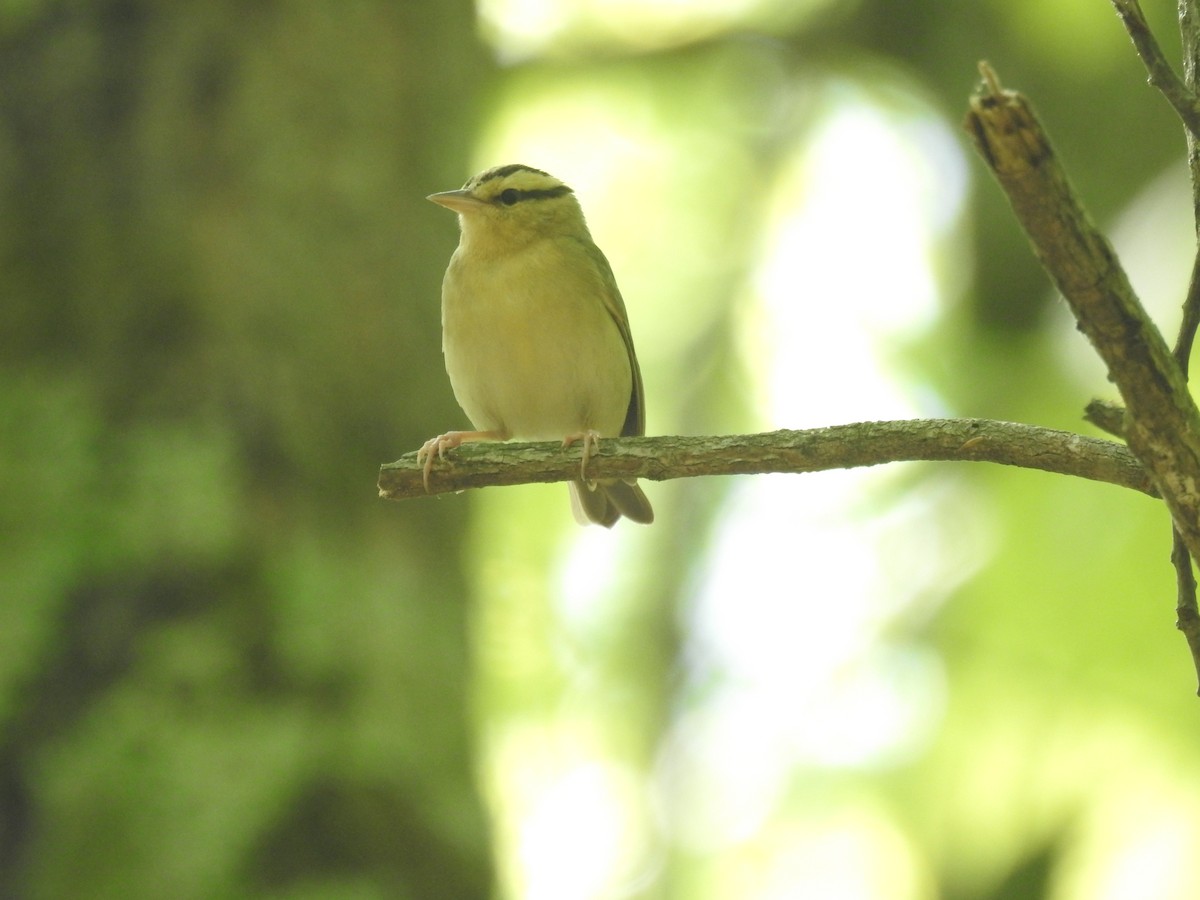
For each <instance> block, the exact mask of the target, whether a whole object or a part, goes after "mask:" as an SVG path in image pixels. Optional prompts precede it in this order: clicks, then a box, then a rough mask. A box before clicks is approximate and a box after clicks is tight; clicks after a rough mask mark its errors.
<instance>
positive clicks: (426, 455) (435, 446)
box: [417, 431, 463, 494]
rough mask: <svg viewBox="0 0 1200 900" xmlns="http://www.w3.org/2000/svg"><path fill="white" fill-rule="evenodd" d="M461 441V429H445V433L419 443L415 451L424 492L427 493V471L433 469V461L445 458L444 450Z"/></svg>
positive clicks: (459, 443)
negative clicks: (419, 447) (419, 446)
mask: <svg viewBox="0 0 1200 900" xmlns="http://www.w3.org/2000/svg"><path fill="white" fill-rule="evenodd" d="M462 442H463V434H462V432H461V431H447V432H446V433H445V434H439V435H438V436H437V437H434V438H430V439H429V440H427V441H426V442H425V443H424V444H422V445H421V449H420V450H418V451H417V465H419V466H421V480H422V481H423V482H424V483H425V493H427V494H428V493H429V473H430V472H431V471H432V470H433V461H434V460H435V459H445V458H446V451H447V450H453V449H454V448H455V447H458V446H460V445H461V444H462ZM422 463H424V465H422Z"/></svg>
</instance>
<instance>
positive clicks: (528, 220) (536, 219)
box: [429, 163, 588, 250]
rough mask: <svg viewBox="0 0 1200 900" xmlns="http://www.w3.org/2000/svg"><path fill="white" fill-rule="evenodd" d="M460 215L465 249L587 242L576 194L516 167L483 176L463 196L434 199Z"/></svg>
mask: <svg viewBox="0 0 1200 900" xmlns="http://www.w3.org/2000/svg"><path fill="white" fill-rule="evenodd" d="M429 199H430V200H432V201H433V202H434V203H437V204H439V205H441V206H444V207H446V208H447V209H452V210H454V211H455V212H456V213H458V219H459V224H460V226H461V228H462V239H463V243H464V245H465V244H468V243H469V244H473V245H476V246H478V247H479V249H484V248H489V247H490V248H494V249H496V250H503V249H505V248H516V247H520V246H523V245H525V244H529V243H532V242H533V241H536V240H538V239H541V238H546V237H554V236H561V235H571V236H575V237H580V238H588V229H587V223H586V222H585V220H584V218H583V210H582V209H580V207H579V201H578V200H576V199H575V192H574V191H572V190H571V189H570V188H569V187H567V185H565V184H563V183H562V182H561V181H559V180H558V179H557V178H555V177H554V176H553V175H549V174H547V173H546V172H543V171H542V170H541V169H534V168H532V167H531V166H525V165H521V164H520V163H514V164H512V165H507V166H497V167H496V168H494V169H488V170H487V171H485V172H480V173H479V174H478V175H476V176H474V177H473V178H471V179H470V180H469V181H467V183H466V184H464V185H463V186H462V189H461V190H457V191H444V192H442V193H440V194H430V195H429Z"/></svg>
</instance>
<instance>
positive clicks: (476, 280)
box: [442, 240, 632, 440]
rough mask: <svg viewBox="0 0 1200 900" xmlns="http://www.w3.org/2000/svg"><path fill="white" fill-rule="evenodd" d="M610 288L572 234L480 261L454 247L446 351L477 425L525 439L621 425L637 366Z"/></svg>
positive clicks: (608, 431) (608, 430)
mask: <svg viewBox="0 0 1200 900" xmlns="http://www.w3.org/2000/svg"><path fill="white" fill-rule="evenodd" d="M575 256H578V258H574V257H575ZM606 290H608V287H607V285H606V283H605V281H604V279H603V277H602V276H601V274H600V272H599V271H598V270H597V269H596V267H595V265H594V264H593V263H592V262H591V260H590V259H589V258H588V257H587V255H586V254H585V253H583V252H581V251H579V250H577V249H576V248H575V247H574V246H573V245H572V244H571V243H569V242H560V241H554V240H546V241H540V242H538V243H535V244H533V245H531V246H529V247H526V248H524V249H522V250H521V251H519V252H517V253H514V254H511V255H506V256H504V257H502V258H499V259H495V258H494V259H491V260H487V261H486V262H483V263H470V264H468V263H464V261H463V259H462V256H461V254H459V253H456V254H455V257H454V259H453V260H452V261H451V264H450V267H449V269H447V271H446V279H445V282H444V284H443V289H442V329H443V352H444V353H445V357H446V370H447V372H448V373H449V375H450V383H451V386H452V387H453V389H454V396H455V398H456V399H457V400H458V402H459V405H460V406H462V408H463V410H464V411H465V412H466V413H467V416H468V417H469V418H470V419H471V422H472V424H473V425H474V426H475V427H476V428H477V429H480V430H485V431H500V432H502V433H504V434H505V435H506V436H507V437H510V438H516V439H520V440H558V439H561V438H563V437H564V436H565V435H568V434H574V433H578V432H581V431H585V430H588V429H595V430H596V431H598V432H600V434H602V435H618V434H619V433H620V430H621V426H622V424H623V422H624V420H625V413H626V410H627V408H628V406H629V398H630V392H631V390H632V374H631V367H630V361H629V354H628V350H627V348H626V346H625V342H624V340H623V339H622V337H621V333H620V331H619V330H618V328H617V325H616V323H615V322H614V321H613V319H612V317H611V315H610V314H609V312H608V310H607V309H606V308H605V305H604V293H603V292H604V291H606Z"/></svg>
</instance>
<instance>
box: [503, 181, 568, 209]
mask: <svg viewBox="0 0 1200 900" xmlns="http://www.w3.org/2000/svg"><path fill="white" fill-rule="evenodd" d="M507 193H508V191H502V192H501V194H500V196H501V197H502V196H504V194H507ZM513 193H514V194H516V197H515V198H514V199H513V201H512V203H509V204H507V205H508V206H512V205H513V204H514V203H520V202H522V201H524V200H551V199H553V198H554V197H561V196H563V195H564V194H570V193H572V191H571V189H570V188H569V187H567V186H566V185H565V184H560V185H559V186H558V187H552V188H539V189H538V190H534V191H516V190H514V191H513ZM494 202H502V201H500V199H499V197H497V198H496V201H494Z"/></svg>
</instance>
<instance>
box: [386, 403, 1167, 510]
mask: <svg viewBox="0 0 1200 900" xmlns="http://www.w3.org/2000/svg"><path fill="white" fill-rule="evenodd" d="M914 460H958V461H964V462H993V463H1001V464H1004V465H1010V466H1020V467H1022V468H1027V469H1041V470H1043V471H1046V472H1056V473H1059V474H1062V475H1075V476H1078V477H1080V478H1088V479H1091V480H1093V481H1103V482H1107V483H1109V484H1115V485H1119V486H1120V487H1126V488H1130V489H1132V490H1135V491H1141V492H1142V493H1144V494H1149V495H1151V496H1157V494H1156V493H1155V490H1154V488H1153V486H1152V485H1151V483H1150V480H1149V478H1148V477H1147V475H1146V472H1145V470H1144V469H1143V468H1142V466H1141V465H1140V464H1139V463H1138V461H1137V460H1136V458H1135V457H1134V456H1133V454H1132V453H1130V452H1129V450H1128V449H1127V448H1126V447H1125V446H1123V445H1122V444H1118V443H1115V442H1113V441H1107V440H1102V439H1100V438H1091V437H1084V436H1082V435H1078V434H1074V433H1072V432H1069V431H1057V430H1054V429H1050V428H1039V427H1037V426H1035V425H1020V424H1016V423H1013V422H996V421H992V420H989V419H911V420H904V421H898V422H859V423H856V424H853V425H835V426H833V427H830V428H814V429H812V430H808V431H773V432H770V433H767V434H754V435H731V436H720V437H652V438H619V439H605V440H603V441H601V443H600V454H599V455H596V456H593V457H592V459H591V462H590V463H589V465H588V475H589V476H591V477H592V478H647V479H650V480H652V481H666V480H668V479H671V478H690V477H694V476H698V475H752V474H760V473H764V472H797V473H798V472H819V471H824V470H828V469H848V468H854V467H858V466H874V465H879V464H881V463H889V462H900V461H914ZM578 477H579V451H577V450H574V449H572V450H570V451H564V450H563V449H562V448H561V447H560V446H559V445H558V444H557V443H553V442H551V443H536V444H515V443H514V444H487V443H475V444H464V445H463V446H462V447H459V448H458V449H457V450H454V451H453V452H452V453H451V454H450V455H449V456H447V458H446V459H445V460H441V461H438V462H437V463H436V464H435V465H434V467H433V471H432V472H431V474H430V478H429V493H431V494H441V493H446V492H450V491H461V490H464V489H466V488H478V487H488V486H494V485H510V484H527V483H532V482H550V481H569V480H570V479H572V478H578ZM424 494H425V487H424V485H423V484H422V480H421V467H420V466H419V465H417V455H416V453H409V454H407V455H406V456H404V457H402V458H400V459H399V460H397V461H396V462H394V463H388V464H386V465H384V466H382V467H381V468H380V470H379V495H380V496H381V497H383V498H385V499H389V500H402V499H405V498H407V497H419V496H423V495H424Z"/></svg>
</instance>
